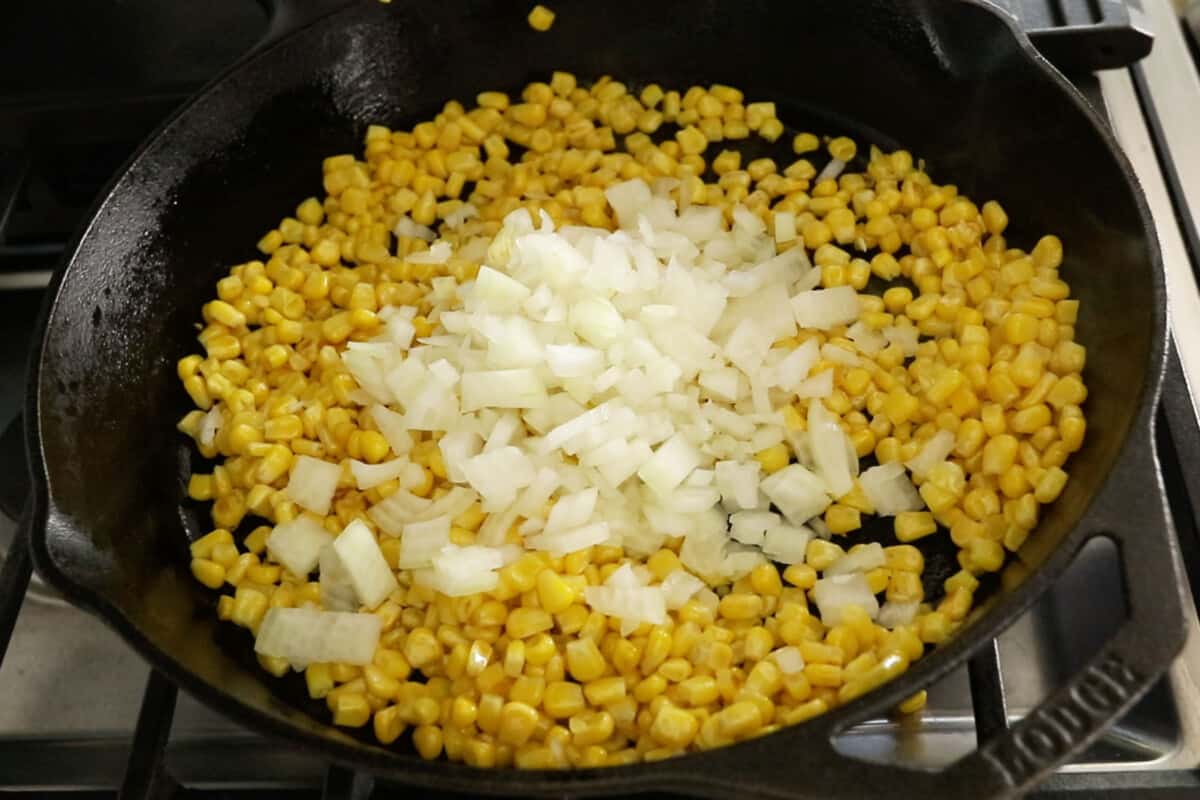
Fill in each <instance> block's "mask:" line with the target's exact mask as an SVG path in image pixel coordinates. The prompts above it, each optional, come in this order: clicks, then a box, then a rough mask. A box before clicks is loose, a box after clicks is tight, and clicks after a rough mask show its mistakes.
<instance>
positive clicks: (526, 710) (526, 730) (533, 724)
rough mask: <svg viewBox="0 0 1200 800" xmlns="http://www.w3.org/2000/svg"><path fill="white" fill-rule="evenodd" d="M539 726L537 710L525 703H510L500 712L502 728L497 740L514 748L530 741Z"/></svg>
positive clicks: (497, 733)
mask: <svg viewBox="0 0 1200 800" xmlns="http://www.w3.org/2000/svg"><path fill="white" fill-rule="evenodd" d="M537 724H538V712H537V709H535V708H533V707H532V706H530V705H527V704H525V703H518V702H509V703H505V704H504V708H502V709H501V710H500V727H499V729H498V730H497V731H496V739H497V741H499V742H500V743H501V744H507V745H510V746H513V747H517V746H520V745H522V744H525V742H527V741H529V737H530V736H532V735H533V732H534V730H535V729H536V728H537Z"/></svg>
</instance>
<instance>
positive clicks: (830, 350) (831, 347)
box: [821, 344, 862, 367]
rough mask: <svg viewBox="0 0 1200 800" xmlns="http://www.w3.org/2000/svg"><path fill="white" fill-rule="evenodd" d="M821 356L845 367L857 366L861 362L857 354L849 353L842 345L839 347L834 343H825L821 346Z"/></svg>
mask: <svg viewBox="0 0 1200 800" xmlns="http://www.w3.org/2000/svg"><path fill="white" fill-rule="evenodd" d="M821 357H822V358H824V359H825V360H826V361H832V362H833V363H835V364H841V365H842V366H846V367H857V366H858V365H859V364H860V363H862V362H861V361H860V360H859V358H858V356H856V355H854V353H851V352H850V351H849V350H847V349H846V348H844V347H839V346H838V345H836V344H825V345H822V346H821Z"/></svg>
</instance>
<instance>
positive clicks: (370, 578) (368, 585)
mask: <svg viewBox="0 0 1200 800" xmlns="http://www.w3.org/2000/svg"><path fill="white" fill-rule="evenodd" d="M333 549H334V550H335V551H336V552H337V554H338V556H339V557H340V558H341V561H342V567H343V568H344V569H345V570H346V573H347V574H348V575H349V577H350V583H351V584H352V585H353V586H354V592H355V594H356V595H357V596H358V601H359V602H360V603H361V604H362V605H364V606H366V607H367V608H368V609H371V610H374V609H375V608H376V607H378V606H379V604H380V603H382V602H383V601H384V600H385V599H387V596H388V595H389V594H391V593H392V592H394V591H396V589H397V588H398V587H399V584H397V583H396V576H395V575H393V574H392V569H391V567H389V566H388V563H387V560H386V559H385V558H384V557H383V553H382V552H381V551H380V549H379V543H378V542H376V541H375V535H374V534H372V533H371V529H370V528H368V527H367V526H366V525H365V524H363V523H362V521H361V520H357V519H356V520H354V521H353V522H351V523H350V524H349V525H347V526H346V528H345V530H343V531H342V532H341V533H340V534H339V535H338V537H337V538H336V539H334V540H333Z"/></svg>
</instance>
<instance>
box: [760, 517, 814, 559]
mask: <svg viewBox="0 0 1200 800" xmlns="http://www.w3.org/2000/svg"><path fill="white" fill-rule="evenodd" d="M812 538H813V532H812V531H811V530H809V529H808V528H806V527H804V526H803V525H779V526H777V527H774V528H771V529H770V530H768V531H767V533H766V536H764V537H763V543H762V551H763V552H764V553H765V554H766V555H767V557H768V558H770V559H771V560H772V561H778V562H779V563H781V564H802V563H804V559H805V554H806V553H807V552H808V543H809V542H810V541H811V540H812Z"/></svg>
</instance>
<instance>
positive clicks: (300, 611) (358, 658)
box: [254, 608, 383, 669]
mask: <svg viewBox="0 0 1200 800" xmlns="http://www.w3.org/2000/svg"><path fill="white" fill-rule="evenodd" d="M382 630H383V620H382V619H381V618H380V617H377V616H375V615H374V614H347V613H340V612H336V611H319V610H317V609H314V608H271V609H268V610H267V613H266V615H265V616H264V617H263V621H262V625H260V626H259V629H258V635H257V637H256V638H255V640H254V652H256V653H258V654H259V655H263V656H270V657H273V658H283V659H286V660H287V661H288V663H290V664H291V665H292V666H293V667H295V668H297V669H301V668H303V667H306V666H308V665H309V664H317V663H330V662H338V663H342V664H355V665H360V666H362V665H366V664H370V663H371V660H372V659H373V658H374V657H375V648H376V647H377V646H378V644H379V634H380V633H381V632H382Z"/></svg>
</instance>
